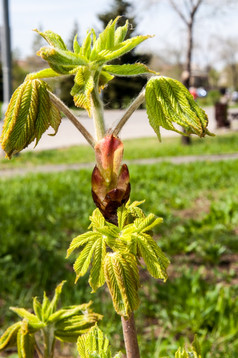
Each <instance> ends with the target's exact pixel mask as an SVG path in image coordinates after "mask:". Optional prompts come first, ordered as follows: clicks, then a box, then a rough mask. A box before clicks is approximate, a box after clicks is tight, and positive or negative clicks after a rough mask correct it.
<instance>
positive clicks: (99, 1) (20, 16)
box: [1, 0, 238, 57]
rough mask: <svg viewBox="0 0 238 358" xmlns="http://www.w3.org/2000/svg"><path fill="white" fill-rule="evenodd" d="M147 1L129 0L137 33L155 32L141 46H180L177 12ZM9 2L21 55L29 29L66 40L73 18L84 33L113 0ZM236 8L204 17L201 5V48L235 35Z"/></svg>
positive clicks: (26, 46)
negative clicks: (49, 33) (132, 8)
mask: <svg viewBox="0 0 238 358" xmlns="http://www.w3.org/2000/svg"><path fill="white" fill-rule="evenodd" d="M150 1H151V0H132V2H133V3H134V9H135V11H134V12H135V15H136V17H137V21H138V23H139V27H138V30H139V32H140V33H141V34H154V35H155V38H153V39H150V40H148V41H147V44H146V45H144V46H145V47H146V48H147V50H148V51H150V50H153V51H156V52H160V51H162V49H163V48H164V47H165V46H168V44H169V45H170V46H174V47H181V46H183V43H184V41H183V39H184V37H183V36H184V31H183V24H182V23H181V22H180V20H179V19H178V17H177V15H176V14H174V12H173V11H171V9H170V7H169V6H168V4H166V1H165V0H164V1H163V0H162V2H161V6H160V7H158V6H157V7H156V6H152V5H151V2H150ZM9 4H10V23H11V38H12V48H13V49H18V50H19V53H20V55H21V57H25V56H27V55H30V54H32V42H33V39H34V36H36V34H35V33H34V32H32V29H34V28H38V27H39V26H41V27H42V29H43V30H52V31H55V32H57V33H59V34H60V35H62V37H63V39H64V40H65V41H67V40H68V38H69V36H70V34H71V32H72V29H73V24H74V23H75V21H76V22H77V23H78V25H79V32H80V34H82V35H84V34H85V33H86V30H87V29H88V28H90V27H96V28H97V29H100V26H101V25H100V22H99V21H98V19H97V14H99V13H102V12H104V11H106V10H108V9H109V8H110V6H111V4H113V0H9ZM237 5H238V1H237ZM204 9H205V8H204ZM236 10H237V11H234V10H233V11H230V12H227V13H226V14H225V15H224V14H222V15H221V16H220V17H219V18H216V17H215V14H213V13H212V12H211V13H210V15H209V16H207V14H206V13H205V12H204V10H203V9H202V8H201V11H200V19H199V20H198V22H197V24H196V33H195V35H196V37H197V39H200V42H199V43H200V46H202V45H203V47H204V51H206V48H207V47H209V41H210V40H211V39H212V38H213V37H215V36H217V35H222V36H224V37H226V36H227V37H229V36H234V37H235V36H236V37H237V35H238V21H237V17H238V6H237V7H236ZM216 16H217V15H216ZM1 18H2V16H1ZM1 21H2V19H1ZM201 39H202V41H201ZM199 56H201V55H199Z"/></svg>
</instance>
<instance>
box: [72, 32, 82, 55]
mask: <svg viewBox="0 0 238 358" xmlns="http://www.w3.org/2000/svg"><path fill="white" fill-rule="evenodd" d="M73 48H74V53H77V54H80V49H81V48H80V45H79V43H78V35H77V34H76V35H75V37H74V42H73Z"/></svg>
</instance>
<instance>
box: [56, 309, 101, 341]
mask: <svg viewBox="0 0 238 358" xmlns="http://www.w3.org/2000/svg"><path fill="white" fill-rule="evenodd" d="M101 319H102V315H99V314H97V313H94V312H92V310H89V311H88V310H86V311H84V312H82V314H80V315H74V316H71V317H67V318H64V319H61V320H58V321H57V322H56V323H55V337H56V338H57V339H59V340H61V341H63V342H76V341H77V338H78V337H79V336H80V335H81V334H85V333H87V332H88V331H89V330H90V329H91V328H92V327H94V326H95V324H96V323H97V322H98V321H99V320H101Z"/></svg>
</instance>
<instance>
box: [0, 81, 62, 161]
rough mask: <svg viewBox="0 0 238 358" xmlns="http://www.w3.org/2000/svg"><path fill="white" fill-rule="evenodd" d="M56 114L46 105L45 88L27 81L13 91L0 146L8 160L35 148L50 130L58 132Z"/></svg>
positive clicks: (50, 104) (58, 119)
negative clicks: (33, 144)
mask: <svg viewBox="0 0 238 358" xmlns="http://www.w3.org/2000/svg"><path fill="white" fill-rule="evenodd" d="M60 121H61V116H60V112H59V111H58V109H57V108H56V107H55V105H54V104H53V103H52V102H51V101H50V97H49V93H48V86H47V84H46V83H45V82H43V81H41V80H37V79H36V80H27V81H25V82H23V84H22V85H21V86H20V87H18V88H17V89H16V91H15V92H14V93H13V95H12V98H11V101H10V103H9V106H8V109H7V112H6V115H5V119H4V124H3V130H2V135H1V138H0V142H1V144H2V148H3V150H4V151H5V152H6V155H7V157H8V158H11V156H12V155H13V154H16V153H18V152H20V151H21V150H22V149H24V148H26V147H27V146H28V145H29V144H30V143H31V142H32V141H34V140H36V144H37V143H38V141H39V139H40V138H41V136H42V134H43V133H44V132H45V131H46V130H47V129H48V128H49V126H51V127H52V128H54V129H55V134H56V132H57V130H58V127H59V124H60Z"/></svg>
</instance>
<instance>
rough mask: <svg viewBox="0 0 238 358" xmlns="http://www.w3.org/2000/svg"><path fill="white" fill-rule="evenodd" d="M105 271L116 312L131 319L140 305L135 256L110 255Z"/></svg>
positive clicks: (106, 260)
mask: <svg viewBox="0 0 238 358" xmlns="http://www.w3.org/2000/svg"><path fill="white" fill-rule="evenodd" d="M104 271H105V278H106V282H107V285H108V288H109V291H110V294H111V296H112V301H113V305H114V308H115V311H116V312H117V313H118V314H119V315H121V316H124V317H129V316H130V315H131V313H132V312H133V311H135V310H136V309H137V308H138V306H139V303H140V300H139V295H138V288H139V285H140V283H139V271H138V267H137V262H136V259H135V256H134V255H132V254H129V253H119V252H114V253H108V254H107V255H106V258H105V264H104Z"/></svg>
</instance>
